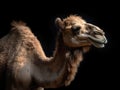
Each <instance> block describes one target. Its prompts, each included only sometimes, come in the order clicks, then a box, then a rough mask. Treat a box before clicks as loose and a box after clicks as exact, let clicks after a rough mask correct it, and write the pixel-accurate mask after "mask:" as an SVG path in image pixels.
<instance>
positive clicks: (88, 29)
mask: <svg viewBox="0 0 120 90" xmlns="http://www.w3.org/2000/svg"><path fill="white" fill-rule="evenodd" d="M55 23H56V25H57V27H58V28H59V29H60V31H61V32H62V36H63V41H64V44H65V45H66V46H68V47H83V46H91V45H93V46H95V47H97V48H103V47H104V46H105V44H106V43H107V39H106V37H105V33H104V31H103V30H102V29H100V28H99V27H98V26H95V25H93V24H90V23H87V22H86V21H85V20H83V19H82V18H81V17H80V16H76V15H71V16H69V17H67V18H65V19H63V20H62V19H60V18H56V20H55Z"/></svg>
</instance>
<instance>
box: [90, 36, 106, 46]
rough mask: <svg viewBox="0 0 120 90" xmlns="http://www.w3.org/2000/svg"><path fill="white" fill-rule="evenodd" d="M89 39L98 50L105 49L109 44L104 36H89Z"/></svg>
mask: <svg viewBox="0 0 120 90" xmlns="http://www.w3.org/2000/svg"><path fill="white" fill-rule="evenodd" d="M88 39H89V41H90V42H91V44H92V45H93V46H95V47H97V48H103V47H105V44H106V43H107V39H106V37H105V36H104V35H95V36H91V35H88Z"/></svg>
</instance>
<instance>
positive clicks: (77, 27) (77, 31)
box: [71, 26, 81, 34]
mask: <svg viewBox="0 0 120 90" xmlns="http://www.w3.org/2000/svg"><path fill="white" fill-rule="evenodd" d="M71 29H72V32H73V34H79V32H80V29H81V27H80V26H73V27H72V28H71Z"/></svg>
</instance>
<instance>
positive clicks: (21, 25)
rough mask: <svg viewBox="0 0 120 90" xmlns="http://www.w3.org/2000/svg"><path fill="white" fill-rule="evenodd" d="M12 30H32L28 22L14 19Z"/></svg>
mask: <svg viewBox="0 0 120 90" xmlns="http://www.w3.org/2000/svg"><path fill="white" fill-rule="evenodd" d="M11 26H12V30H21V31H22V30H30V28H29V27H28V26H26V23H25V22H23V21H12V23H11Z"/></svg>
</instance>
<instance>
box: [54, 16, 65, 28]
mask: <svg viewBox="0 0 120 90" xmlns="http://www.w3.org/2000/svg"><path fill="white" fill-rule="evenodd" d="M55 24H56V26H57V27H58V28H59V29H60V30H63V29H64V23H63V21H62V20H61V19H60V18H59V17H58V18H56V20H55Z"/></svg>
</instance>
